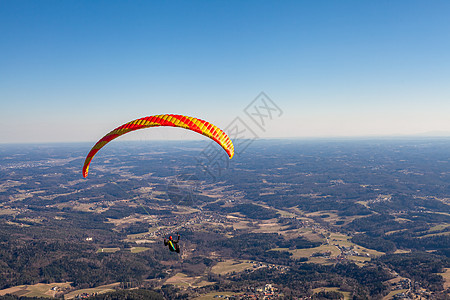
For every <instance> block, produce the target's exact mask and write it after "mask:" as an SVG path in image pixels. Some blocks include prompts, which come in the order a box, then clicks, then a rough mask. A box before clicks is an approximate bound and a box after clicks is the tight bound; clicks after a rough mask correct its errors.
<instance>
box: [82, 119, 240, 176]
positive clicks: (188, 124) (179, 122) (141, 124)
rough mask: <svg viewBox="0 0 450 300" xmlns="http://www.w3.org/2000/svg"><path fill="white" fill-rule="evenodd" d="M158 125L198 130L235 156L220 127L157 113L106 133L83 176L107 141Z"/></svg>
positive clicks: (196, 120) (86, 162)
mask: <svg viewBox="0 0 450 300" xmlns="http://www.w3.org/2000/svg"><path fill="white" fill-rule="evenodd" d="M157 126H172V127H180V128H185V129H189V130H192V131H195V132H198V133H200V134H202V135H204V136H207V137H209V138H210V139H212V140H214V141H215V142H216V143H218V144H219V145H220V146H221V147H222V148H223V149H224V150H225V151H226V153H227V154H228V156H229V157H230V159H231V158H233V155H234V146H233V143H232V142H231V140H230V138H229V137H228V135H227V134H226V133H225V132H223V131H222V130H221V129H220V128H219V127H217V126H215V125H213V124H211V123H209V122H207V121H204V120H201V119H197V118H194V117H188V116H182V115H172V114H166V115H155V116H149V117H144V118H140V119H136V120H134V121H131V122H128V123H125V124H123V125H121V126H119V127H117V128H116V129H114V130H113V131H111V132H109V133H108V134H106V135H105V136H104V137H103V138H101V139H100V140H99V141H98V142H97V143H96V144H95V145H94V147H92V149H91V151H89V154H88V155H87V157H86V160H85V162H84V165H83V177H86V176H87V175H88V172H89V165H90V163H91V160H92V159H93V158H94V155H95V154H96V153H97V152H98V151H99V150H100V149H101V148H102V147H104V146H105V145H106V144H107V143H109V142H110V141H112V140H114V139H115V138H117V137H119V136H121V135H123V134H126V133H128V132H131V131H135V130H138V129H142V128H148V127H157Z"/></svg>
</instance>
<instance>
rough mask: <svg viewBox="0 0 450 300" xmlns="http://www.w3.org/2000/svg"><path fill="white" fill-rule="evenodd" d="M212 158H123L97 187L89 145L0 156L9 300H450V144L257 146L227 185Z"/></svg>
mask: <svg viewBox="0 0 450 300" xmlns="http://www.w3.org/2000/svg"><path fill="white" fill-rule="evenodd" d="M207 145H208V144H207V143H205V142H204V141H192V142H181V144H174V143H164V142H152V143H150V142H123V143H120V142H119V143H116V144H114V145H113V144H111V145H109V146H108V147H109V149H107V151H104V152H103V153H99V154H98V157H96V161H95V166H93V167H92V168H91V174H90V175H89V176H91V177H92V178H91V179H90V180H89V181H86V180H84V179H82V178H81V176H80V175H81V170H80V165H81V164H82V162H83V159H84V153H83V148H84V147H83V145H82V144H80V145H78V144H76V145H44V144H43V145H33V146H26V147H24V146H3V147H1V148H0V149H1V161H0V168H1V169H0V172H1V173H0V174H1V178H2V179H3V180H2V184H1V186H0V188H1V190H0V200H1V219H0V226H1V227H0V228H1V231H0V232H1V243H2V247H1V253H0V257H1V259H2V262H3V263H2V266H1V273H2V274H3V275H2V277H1V279H0V288H1V290H0V293H2V294H6V293H11V294H13V295H17V296H45V295H47V296H49V295H51V296H58V297H61V296H62V295H64V297H65V299H72V298H75V297H77V295H83V294H84V293H86V294H91V295H92V294H95V293H99V292H107V291H113V290H114V289H115V288H118V287H121V288H122V289H126V288H137V287H141V288H147V289H150V290H157V291H159V294H160V295H164V296H166V297H170V298H174V299H177V298H195V297H199V299H207V298H205V297H206V296H208V295H215V296H217V295H227V296H230V297H231V296H234V297H235V298H236V299H237V298H239V299H245V298H246V297H247V298H249V297H250V295H266V299H272V298H281V297H287V296H291V297H311V296H312V297H313V298H314V299H315V298H320V297H322V298H340V297H342V298H346V299H348V298H352V297H353V298H358V299H362V298H382V297H391V298H396V297H397V298H401V296H403V295H407V296H408V297H410V298H418V297H422V298H432V297H436V298H442V299H444V298H445V294H446V291H447V293H448V288H449V285H450V281H449V279H450V278H449V276H450V264H449V259H448V255H449V252H448V251H449V245H450V200H449V199H450V197H449V188H450V180H449V179H450V169H449V156H448V153H449V150H450V141H449V140H448V139H443V140H435V139H422V140H401V141H396V140H366V141H352V140H343V141H340V140H335V141H320V140H316V141H314V140H312V141H308V140H281V141H274V140H259V141H255V142H253V143H252V144H251V145H250V146H249V147H248V148H247V149H246V151H245V152H244V153H242V154H241V156H240V158H239V160H236V162H233V161H231V162H230V165H229V166H228V168H227V169H225V170H223V172H222V176H220V178H217V179H212V178H209V177H208V175H207V174H205V172H204V171H203V170H202V169H199V167H198V164H197V161H196V160H195V157H196V153H199V152H201V151H202V147H206V146H207ZM202 174H203V177H202ZM177 232H179V234H180V236H181V238H180V244H181V247H182V252H181V253H180V254H179V255H178V254H176V253H172V252H169V251H167V249H166V247H164V246H163V239H164V238H165V237H167V236H169V235H175V233H177ZM25 270H26V272H24V271H25ZM38 287H39V288H38ZM44 294H45V295H44ZM202 296H203V297H204V298H201V297H202Z"/></svg>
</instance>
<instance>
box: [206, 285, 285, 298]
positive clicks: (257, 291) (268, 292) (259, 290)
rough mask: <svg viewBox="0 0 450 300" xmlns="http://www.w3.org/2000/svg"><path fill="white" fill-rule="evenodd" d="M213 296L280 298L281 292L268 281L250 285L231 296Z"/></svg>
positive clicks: (222, 296) (223, 296)
mask: <svg viewBox="0 0 450 300" xmlns="http://www.w3.org/2000/svg"><path fill="white" fill-rule="evenodd" d="M213 298H217V299H227V300H244V299H245V300H247V299H264V300H266V299H267V300H269V299H280V298H282V294H281V293H280V292H279V291H278V289H277V288H276V287H274V286H273V285H272V284H270V283H268V284H266V285H264V286H261V287H250V288H249V291H247V292H244V293H238V294H233V295H232V296H226V295H216V296H214V297H213Z"/></svg>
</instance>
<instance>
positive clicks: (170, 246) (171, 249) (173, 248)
mask: <svg viewBox="0 0 450 300" xmlns="http://www.w3.org/2000/svg"><path fill="white" fill-rule="evenodd" d="M168 244H169V249H170V251H176V249H175V246H174V244H173V243H172V241H171V240H169V243H168Z"/></svg>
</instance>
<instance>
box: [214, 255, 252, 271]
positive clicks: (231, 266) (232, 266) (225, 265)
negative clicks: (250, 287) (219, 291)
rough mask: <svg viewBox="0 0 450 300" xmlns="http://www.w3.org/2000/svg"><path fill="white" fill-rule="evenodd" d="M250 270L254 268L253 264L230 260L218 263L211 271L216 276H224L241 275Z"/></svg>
mask: <svg viewBox="0 0 450 300" xmlns="http://www.w3.org/2000/svg"><path fill="white" fill-rule="evenodd" d="M250 268H253V264H251V263H246V262H240V261H236V260H233V259H229V260H226V261H222V262H219V263H217V265H215V266H214V267H212V269H211V271H212V272H213V273H214V274H220V275H224V274H228V273H232V272H236V273H239V272H242V271H244V270H246V269H250Z"/></svg>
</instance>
